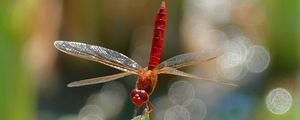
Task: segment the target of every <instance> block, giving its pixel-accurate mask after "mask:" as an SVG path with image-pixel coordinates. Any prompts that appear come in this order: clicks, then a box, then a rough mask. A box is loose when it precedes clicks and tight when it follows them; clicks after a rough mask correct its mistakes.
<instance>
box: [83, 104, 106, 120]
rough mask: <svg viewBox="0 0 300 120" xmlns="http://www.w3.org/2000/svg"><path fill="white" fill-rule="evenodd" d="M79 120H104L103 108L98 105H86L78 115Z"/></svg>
mask: <svg viewBox="0 0 300 120" xmlns="http://www.w3.org/2000/svg"><path fill="white" fill-rule="evenodd" d="M78 117H79V120H103V118H104V114H103V110H102V108H100V107H99V106H97V105H93V104H90V105H85V106H84V107H83V108H81V110H80V112H79V114H78Z"/></svg>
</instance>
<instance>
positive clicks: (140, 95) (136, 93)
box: [130, 89, 149, 105]
mask: <svg viewBox="0 0 300 120" xmlns="http://www.w3.org/2000/svg"><path fill="white" fill-rule="evenodd" d="M148 98H149V94H148V93H147V92H146V91H145V90H139V89H133V90H131V92H130V99H131V101H132V102H133V103H134V104H136V105H141V104H143V103H144V102H145V101H147V100H148Z"/></svg>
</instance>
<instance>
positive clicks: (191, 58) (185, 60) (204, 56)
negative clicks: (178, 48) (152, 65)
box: [156, 49, 223, 69]
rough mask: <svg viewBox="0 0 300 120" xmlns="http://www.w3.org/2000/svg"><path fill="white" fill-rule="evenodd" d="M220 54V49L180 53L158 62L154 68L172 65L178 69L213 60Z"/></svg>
mask: <svg viewBox="0 0 300 120" xmlns="http://www.w3.org/2000/svg"><path fill="white" fill-rule="evenodd" d="M222 54H223V52H222V50H219V49H213V50H205V51H201V52H192V53H186V54H181V55H177V56H174V57H172V58H170V59H167V60H166V61H164V62H162V63H160V64H159V65H158V66H157V68H156V69H161V68H164V67H172V68H175V69H178V68H181V67H185V66H190V65H193V64H196V63H201V62H205V61H210V60H213V59H215V58H217V57H218V56H220V55H222Z"/></svg>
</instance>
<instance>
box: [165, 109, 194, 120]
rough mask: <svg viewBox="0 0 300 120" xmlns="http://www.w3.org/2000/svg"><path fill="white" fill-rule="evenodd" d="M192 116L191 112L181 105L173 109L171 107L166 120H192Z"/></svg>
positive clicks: (166, 114)
mask: <svg viewBox="0 0 300 120" xmlns="http://www.w3.org/2000/svg"><path fill="white" fill-rule="evenodd" d="M190 119H191V118H190V114H189V111H188V110H187V109H186V108H185V107H183V106H181V105H175V106H173V107H170V108H169V109H168V110H167V111H166V113H165V115H164V120H190Z"/></svg>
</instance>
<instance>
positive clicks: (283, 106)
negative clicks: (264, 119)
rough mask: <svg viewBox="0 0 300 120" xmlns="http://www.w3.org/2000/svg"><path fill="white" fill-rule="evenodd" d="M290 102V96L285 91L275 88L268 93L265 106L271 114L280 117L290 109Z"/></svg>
mask: <svg viewBox="0 0 300 120" xmlns="http://www.w3.org/2000/svg"><path fill="white" fill-rule="evenodd" d="M292 101H293V100H292V96H291V95H290V93H289V92H288V91H287V90H286V89H283V88H276V89H273V90H272V91H271V92H269V94H268V96H267V98H266V105H267V108H268V110H269V111H270V112H272V113H273V114H276V115H282V114H284V113H286V112H287V111H288V110H289V109H290V107H291V106H292Z"/></svg>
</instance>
